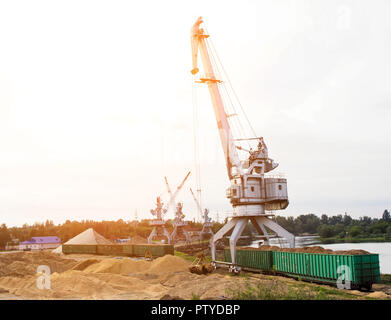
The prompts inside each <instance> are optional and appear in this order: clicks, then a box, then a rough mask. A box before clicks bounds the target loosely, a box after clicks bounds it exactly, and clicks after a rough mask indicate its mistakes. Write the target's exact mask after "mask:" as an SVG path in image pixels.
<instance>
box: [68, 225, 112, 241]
mask: <svg viewBox="0 0 391 320" xmlns="http://www.w3.org/2000/svg"><path fill="white" fill-rule="evenodd" d="M65 244H113V243H112V242H111V241H110V240H107V239H106V238H105V237H104V236H102V235H100V234H99V233H98V232H96V231H95V230H94V229H92V228H89V229H87V230H85V231H83V232H82V233H80V234H78V235H77V236H76V237H73V238H72V239H70V240H68V241H67V242H65Z"/></svg>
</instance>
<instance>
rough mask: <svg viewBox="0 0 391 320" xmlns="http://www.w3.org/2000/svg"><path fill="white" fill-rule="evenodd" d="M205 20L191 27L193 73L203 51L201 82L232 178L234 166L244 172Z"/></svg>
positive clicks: (196, 71) (198, 20) (196, 70)
mask: <svg viewBox="0 0 391 320" xmlns="http://www.w3.org/2000/svg"><path fill="white" fill-rule="evenodd" d="M202 22H203V20H202V18H201V17H199V18H198V19H197V21H196V23H195V24H194V25H193V27H192V29H191V47H192V58H193V69H192V70H191V73H192V74H193V75H195V74H197V73H198V71H199V69H198V68H197V60H198V51H199V52H200V53H201V58H202V62H203V66H204V71H205V78H201V79H200V80H201V82H203V83H207V85H208V88H209V93H210V95H211V98H212V103H213V110H214V113H215V117H216V122H217V128H218V130H219V135H220V141H221V144H222V147H223V151H224V155H225V159H226V164H227V171H228V176H229V178H230V179H231V178H232V177H233V176H234V173H233V170H232V168H236V171H237V173H239V174H241V173H242V172H243V169H242V165H241V162H240V160H239V155H238V153H237V151H236V147H235V144H234V139H233V136H232V131H231V128H230V125H229V123H228V116H227V114H226V112H225V109H224V103H223V99H222V97H221V94H220V90H219V87H218V84H219V83H220V82H221V81H220V80H218V79H216V76H215V73H214V70H213V66H212V63H211V60H210V57H209V52H208V48H207V45H206V41H205V39H206V38H208V37H209V35H207V34H205V32H204V30H203V29H202V28H200V24H201V23H202Z"/></svg>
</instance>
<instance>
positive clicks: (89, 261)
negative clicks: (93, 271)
mask: <svg viewBox="0 0 391 320" xmlns="http://www.w3.org/2000/svg"><path fill="white" fill-rule="evenodd" d="M100 261H101V260H98V259H87V260H83V261H80V262H79V263H78V264H77V265H75V266H74V267H73V268H72V269H71V270H84V269H85V268H87V267H89V266H90V265H92V264H95V263H98V262H100Z"/></svg>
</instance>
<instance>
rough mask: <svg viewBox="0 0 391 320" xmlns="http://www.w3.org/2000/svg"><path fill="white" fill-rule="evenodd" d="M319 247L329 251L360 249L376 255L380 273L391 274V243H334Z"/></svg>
mask: <svg viewBox="0 0 391 320" xmlns="http://www.w3.org/2000/svg"><path fill="white" fill-rule="evenodd" d="M320 246H321V247H323V248H325V249H331V250H354V249H361V250H365V251H368V252H370V253H378V254H379V261H380V273H389V274H391V242H363V243H334V244H322V245H320Z"/></svg>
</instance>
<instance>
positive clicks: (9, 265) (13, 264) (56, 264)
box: [0, 251, 77, 277]
mask: <svg viewBox="0 0 391 320" xmlns="http://www.w3.org/2000/svg"><path fill="white" fill-rule="evenodd" d="M76 263H77V262H76V261H75V260H73V259H62V258H61V257H59V256H58V255H56V254H53V253H51V252H45V251H39V252H25V251H19V252H10V253H5V254H1V255H0V277H4V276H14V277H23V276H26V275H35V274H36V272H37V267H38V266H40V265H47V266H49V267H50V270H51V272H52V273H53V272H63V271H65V270H68V269H69V268H72V267H73V266H74V265H75V264H76Z"/></svg>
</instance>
